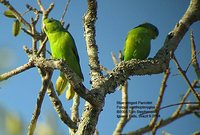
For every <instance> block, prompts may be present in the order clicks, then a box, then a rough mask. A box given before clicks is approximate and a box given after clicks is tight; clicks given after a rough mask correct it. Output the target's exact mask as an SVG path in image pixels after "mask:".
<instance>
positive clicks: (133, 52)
mask: <svg viewBox="0 0 200 135" xmlns="http://www.w3.org/2000/svg"><path fill="white" fill-rule="evenodd" d="M158 34H159V31H158V29H157V28H156V26H154V25H153V24H150V23H143V24H141V25H139V26H137V27H135V28H133V29H132V30H130V31H129V32H128V35H127V38H126V41H125V44H124V60H125V61H127V60H130V59H140V60H143V59H146V58H147V57H148V56H149V53H150V49H151V39H155V38H156V37H157V36H158Z"/></svg>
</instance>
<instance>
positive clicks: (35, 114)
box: [27, 71, 53, 135]
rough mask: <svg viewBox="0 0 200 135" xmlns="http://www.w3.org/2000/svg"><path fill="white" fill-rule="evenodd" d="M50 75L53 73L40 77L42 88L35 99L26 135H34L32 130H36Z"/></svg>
mask: <svg viewBox="0 0 200 135" xmlns="http://www.w3.org/2000/svg"><path fill="white" fill-rule="evenodd" d="M52 73H53V72H52V71H50V72H46V76H43V77H42V87H41V90H40V92H39V94H38V97H37V102H36V106H35V110H34V112H33V116H32V119H31V122H30V125H29V127H28V133H27V135H33V134H34V130H35V128H36V124H37V120H38V117H39V115H40V111H41V107H42V103H43V99H44V96H45V93H46V91H47V88H48V85H49V82H50V80H51V76H52Z"/></svg>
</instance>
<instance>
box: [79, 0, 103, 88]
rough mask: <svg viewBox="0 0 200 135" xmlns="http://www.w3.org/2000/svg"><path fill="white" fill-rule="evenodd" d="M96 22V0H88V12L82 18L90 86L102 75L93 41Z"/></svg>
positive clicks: (94, 41) (96, 47)
mask: <svg viewBox="0 0 200 135" xmlns="http://www.w3.org/2000/svg"><path fill="white" fill-rule="evenodd" d="M96 20H97V2H96V0H88V10H87V13H86V14H85V16H84V17H83V22H84V36H85V40H86V45H87V46H86V47H87V53H88V57H89V65H90V76H91V82H92V86H93V85H95V82H98V79H100V78H102V73H101V70H100V65H99V58H98V46H97V45H96V40H95V36H96V35H95V33H96V30H95V22H96Z"/></svg>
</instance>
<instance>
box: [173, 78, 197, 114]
mask: <svg viewBox="0 0 200 135" xmlns="http://www.w3.org/2000/svg"><path fill="white" fill-rule="evenodd" d="M197 83H198V81H194V82H193V84H192V87H193V88H194V86H195V85H196V84H197ZM190 92H191V88H189V89H188V90H187V92H186V93H185V95H184V96H183V98H182V100H181V102H180V105H179V107H178V108H177V109H176V111H175V112H174V113H173V114H172V116H174V115H175V116H176V115H179V113H180V111H181V109H182V107H183V105H184V104H183V103H184V102H185V101H186V99H187V97H188V96H189V94H190Z"/></svg>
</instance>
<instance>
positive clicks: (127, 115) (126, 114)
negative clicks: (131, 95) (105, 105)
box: [113, 81, 133, 135]
mask: <svg viewBox="0 0 200 135" xmlns="http://www.w3.org/2000/svg"><path fill="white" fill-rule="evenodd" d="M121 92H122V103H124V104H123V108H122V110H121V111H122V112H121V118H120V120H119V122H118V123H117V126H116V128H115V130H114V132H113V135H120V134H122V131H123V129H124V127H125V126H126V124H127V123H128V122H129V120H130V119H131V115H132V113H133V111H131V110H130V111H129V108H128V104H127V103H128V82H127V81H126V82H125V83H124V84H123V86H122V89H121Z"/></svg>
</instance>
